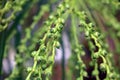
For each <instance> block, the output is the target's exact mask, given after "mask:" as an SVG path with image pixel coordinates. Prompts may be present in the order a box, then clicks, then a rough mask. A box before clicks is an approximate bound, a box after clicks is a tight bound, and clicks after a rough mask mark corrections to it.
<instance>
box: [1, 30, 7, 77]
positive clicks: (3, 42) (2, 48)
mask: <svg viewBox="0 0 120 80" xmlns="http://www.w3.org/2000/svg"><path fill="white" fill-rule="evenodd" d="M5 32H6V30H4V31H2V32H1V33H0V76H1V74H2V60H3V55H4V49H5Z"/></svg>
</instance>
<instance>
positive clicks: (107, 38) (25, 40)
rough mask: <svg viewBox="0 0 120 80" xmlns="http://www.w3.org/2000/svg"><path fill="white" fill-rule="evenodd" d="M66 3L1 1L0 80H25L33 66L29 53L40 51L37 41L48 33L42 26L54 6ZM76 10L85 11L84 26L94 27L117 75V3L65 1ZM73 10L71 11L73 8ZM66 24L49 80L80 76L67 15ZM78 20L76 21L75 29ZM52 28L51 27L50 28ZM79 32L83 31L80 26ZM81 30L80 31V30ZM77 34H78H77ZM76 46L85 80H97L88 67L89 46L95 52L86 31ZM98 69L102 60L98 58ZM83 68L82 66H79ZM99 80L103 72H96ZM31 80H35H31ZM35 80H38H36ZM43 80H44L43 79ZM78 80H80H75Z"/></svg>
mask: <svg viewBox="0 0 120 80" xmlns="http://www.w3.org/2000/svg"><path fill="white" fill-rule="evenodd" d="M63 1H67V0H21V1H20V0H1V1H0V73H1V74H0V80H25V78H26V76H27V71H26V69H27V67H31V66H32V65H33V64H34V60H33V57H32V56H31V53H32V52H33V51H37V50H38V49H39V46H40V44H39V39H40V38H43V35H44V34H45V32H46V31H47V30H48V28H47V27H45V26H44V24H45V21H46V20H48V19H49V16H50V15H51V14H55V13H56V10H57V8H58V7H57V6H58V5H59V4H60V3H62V2H63ZM72 3H74V5H75V8H77V9H76V10H79V11H84V12H85V15H86V16H87V19H86V23H90V22H92V23H93V26H94V28H95V30H97V31H99V32H100V34H101V35H102V36H103V38H102V41H103V44H102V46H103V48H104V49H105V50H106V51H107V53H109V54H110V56H111V59H110V62H111V64H112V65H113V67H114V68H113V69H114V70H115V71H116V72H117V73H118V74H119V73H120V2H119V0H70V1H69V0H68V5H70V7H72V5H71V4H72ZM73 8H74V7H73ZM67 15H68V17H67V19H66V20H65V24H64V28H63V30H62V32H61V38H60V47H59V48H56V51H55V52H56V55H55V63H54V66H53V70H52V76H51V78H50V80H76V79H77V77H78V76H79V69H77V67H76V65H77V59H76V56H75V51H74V43H75V41H74V37H73V36H72V35H73V33H71V25H72V18H71V16H70V14H67ZM77 20H78V19H77V18H75V21H76V23H75V24H77V25H79V24H78V23H77ZM52 26H54V24H52ZM79 26H80V28H81V27H82V26H81V25H79ZM82 29H83V28H81V30H82ZM76 32H77V30H76ZM78 34H79V35H78V41H79V44H81V45H82V49H83V53H84V56H80V57H81V59H82V61H83V62H84V64H85V66H86V68H85V71H86V72H87V76H85V77H84V80H96V78H95V76H93V75H92V71H93V70H94V67H93V66H90V62H91V61H92V58H91V54H92V51H91V46H89V44H90V43H89V42H93V44H94V52H97V51H98V47H97V46H95V42H94V40H92V39H86V36H85V31H81V32H79V33H78ZM97 63H98V65H99V64H100V63H102V59H101V58H98V60H97ZM81 66H82V65H81ZM98 70H99V71H100V73H99V78H100V80H103V79H105V77H106V72H102V71H101V70H100V69H99V68H98ZM119 78H120V75H119ZM31 80H34V78H33V79H31ZM35 80H37V79H35ZM43 80H44V79H43ZM78 80H79V79H78ZM113 80H116V79H113Z"/></svg>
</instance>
